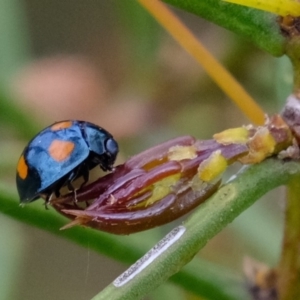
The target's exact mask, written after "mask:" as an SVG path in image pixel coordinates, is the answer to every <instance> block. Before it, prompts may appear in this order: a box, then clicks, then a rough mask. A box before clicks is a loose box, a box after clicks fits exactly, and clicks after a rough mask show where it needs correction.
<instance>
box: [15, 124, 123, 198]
mask: <svg viewBox="0 0 300 300" xmlns="http://www.w3.org/2000/svg"><path fill="white" fill-rule="evenodd" d="M118 150H119V149H118V144H117V142H116V141H115V140H114V138H113V136H112V135H111V134H110V133H109V132H107V131H106V130H104V129H103V128H101V127H99V126H97V125H95V124H92V123H89V122H85V121H76V120H67V121H61V122H57V123H54V124H52V125H51V126H49V127H47V128H45V129H44V130H42V131H41V132H40V133H38V134H37V135H36V136H35V137H34V138H33V139H32V140H31V141H30V142H29V144H28V145H27V146H26V147H25V149H24V151H23V153H22V154H21V157H20V159H19V162H18V165H17V176H16V182H17V189H18V192H19V196H20V201H21V203H28V202H31V201H34V200H36V199H38V198H39V197H43V198H45V199H46V203H47V202H49V200H50V198H51V196H52V195H53V194H55V196H56V197H58V196H59V195H60V193H59V190H60V189H61V188H62V187H63V186H68V188H69V190H72V191H74V188H73V186H72V181H73V180H75V179H76V178H78V177H80V176H82V177H83V179H84V182H83V184H85V183H86V182H87V181H88V178H89V170H91V169H93V168H94V167H95V166H97V165H100V167H101V168H102V169H103V170H104V171H108V170H109V171H110V170H112V166H113V164H114V162H115V159H116V156H117V154H118ZM83 184H82V185H83Z"/></svg>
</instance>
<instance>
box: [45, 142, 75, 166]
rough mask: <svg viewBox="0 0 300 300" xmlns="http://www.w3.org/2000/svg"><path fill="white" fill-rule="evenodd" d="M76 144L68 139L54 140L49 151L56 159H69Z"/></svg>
mask: <svg viewBox="0 0 300 300" xmlns="http://www.w3.org/2000/svg"><path fill="white" fill-rule="evenodd" d="M74 147H75V144H74V143H72V142H68V141H60V140H54V141H53V142H52V143H51V145H50V147H49V149H48V151H49V154H50V156H51V157H52V158H53V159H54V160H56V161H63V160H65V159H67V158H68V157H69V156H70V154H71V153H72V151H73V149H74Z"/></svg>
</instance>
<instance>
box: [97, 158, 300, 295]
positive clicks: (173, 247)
mask: <svg viewBox="0 0 300 300" xmlns="http://www.w3.org/2000/svg"><path fill="white" fill-rule="evenodd" d="M295 176H300V164H299V163H297V162H293V161H291V162H286V163H285V162H282V161H279V160H275V159H268V160H266V161H264V162H263V163H261V164H258V165H254V166H251V167H249V168H248V169H247V170H246V171H245V172H243V173H242V174H240V175H239V176H238V177H237V178H236V179H235V180H234V181H232V182H230V183H228V184H226V185H225V186H223V187H222V188H220V189H219V190H218V192H216V193H215V194H214V195H213V196H212V197H211V198H210V199H209V200H208V201H206V202H205V203H204V204H202V205H201V206H200V207H199V208H198V209H197V210H196V211H195V212H194V213H193V214H192V216H191V217H190V218H189V219H188V220H187V221H186V222H185V224H184V227H183V228H185V231H184V233H183V234H182V235H181V236H178V235H177V237H178V240H176V241H175V242H174V243H172V244H171V242H170V245H169V246H168V247H167V249H165V250H164V251H163V250H162V251H161V253H160V255H159V256H158V257H156V258H155V259H154V260H153V261H152V262H151V263H150V264H149V265H148V266H146V267H145V268H144V269H141V270H139V269H138V266H136V267H137V270H138V271H137V273H136V274H135V276H133V277H132V279H131V280H129V281H128V282H126V283H125V284H124V285H122V286H119V287H116V286H115V285H114V284H110V285H109V286H108V287H106V288H105V289H104V290H103V291H102V292H101V293H99V294H98V295H96V296H95V297H94V298H93V300H102V299H111V300H116V299H118V300H120V299H124V300H125V299H130V300H134V299H140V298H142V297H144V296H146V295H147V294H148V293H149V292H150V291H151V290H153V289H155V288H156V287H157V286H159V285H160V284H162V282H164V281H165V280H167V279H168V278H169V277H170V276H172V275H173V274H175V273H177V272H178V270H180V269H181V268H182V267H183V266H184V265H185V264H187V263H188V262H189V261H190V260H191V259H192V258H193V257H194V255H195V254H196V253H197V252H198V251H199V250H200V249H201V248H202V247H204V246H205V244H206V243H207V241H208V240H210V239H211V238H212V237H213V236H215V235H216V234H217V233H218V232H219V231H220V230H221V229H222V228H224V227H225V226H226V225H227V224H228V223H230V222H232V221H233V219H234V218H235V217H237V216H238V215H239V214H240V213H241V212H243V211H244V210H245V209H247V208H248V207H249V206H250V205H252V204H253V203H254V202H255V201H256V200H257V199H259V198H260V197H261V196H262V195H263V194H264V193H266V192H267V191H269V190H271V189H273V188H275V187H277V186H279V185H282V184H286V183H287V182H288V180H290V179H291V178H293V177H295ZM175 237H176V235H175ZM173 240H174V238H173ZM145 260H146V261H147V258H146V259H145ZM220 288H221V289H223V290H225V289H226V287H225V286H223V287H221V286H220ZM209 299H223V298H213V297H212V298H209ZM224 299H244V298H239V297H235V295H230V296H228V298H224Z"/></svg>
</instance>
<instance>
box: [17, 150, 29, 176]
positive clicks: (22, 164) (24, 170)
mask: <svg viewBox="0 0 300 300" xmlns="http://www.w3.org/2000/svg"><path fill="white" fill-rule="evenodd" d="M17 172H18V175H19V176H20V177H21V178H22V179H25V178H26V177H27V174H28V166H27V164H26V161H25V158H24V156H23V155H22V156H21V157H20V159H19V162H18V166H17Z"/></svg>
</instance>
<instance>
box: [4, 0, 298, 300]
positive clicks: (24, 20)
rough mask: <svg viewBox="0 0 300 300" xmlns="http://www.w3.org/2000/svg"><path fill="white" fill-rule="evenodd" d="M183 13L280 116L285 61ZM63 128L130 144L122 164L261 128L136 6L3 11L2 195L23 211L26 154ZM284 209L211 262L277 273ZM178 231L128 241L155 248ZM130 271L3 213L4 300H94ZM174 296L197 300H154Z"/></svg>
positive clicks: (235, 231) (217, 241) (240, 230)
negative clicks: (174, 143) (20, 168)
mask: <svg viewBox="0 0 300 300" xmlns="http://www.w3.org/2000/svg"><path fill="white" fill-rule="evenodd" d="M173 10H174V12H175V13H176V14H178V16H179V17H180V18H181V19H182V20H183V22H184V23H185V24H187V25H188V27H189V28H190V29H191V30H192V31H193V32H194V33H195V35H196V36H197V37H198V38H199V39H200V40H201V41H202V42H203V43H204V44H205V46H206V47H207V48H208V49H209V50H210V51H211V52H212V53H213V54H214V55H215V56H216V57H218V58H219V60H220V61H221V62H222V63H223V64H224V65H225V66H226V67H227V68H228V69H229V70H230V71H231V72H232V73H233V74H234V76H235V77H237V78H238V80H239V81H240V82H241V83H242V85H243V86H244V87H245V88H246V89H247V90H248V91H249V92H250V94H251V95H252V96H253V97H254V98H255V99H256V100H257V102H259V103H260V105H261V106H262V107H263V108H264V109H265V111H266V112H267V113H274V112H278V111H280V109H281V106H282V104H283V101H284V99H285V98H286V96H287V95H288V93H289V89H290V85H291V80H292V76H291V71H290V65H289V63H288V61H287V60H286V59H285V58H280V59H278V58H272V57H270V56H269V55H268V54H265V53H263V52H262V51H260V50H259V49H257V48H256V47H255V46H253V45H252V44H250V43H249V42H248V41H247V40H245V39H243V38H242V37H238V36H236V35H234V34H232V33H231V32H229V31H226V30H224V29H222V28H220V27H217V26H215V25H213V24H211V23H208V22H207V21H205V20H202V19H200V18H198V17H196V16H194V15H192V14H188V13H185V12H182V11H179V10H176V9H173ZM63 119H83V120H87V121H91V122H94V123H96V124H99V125H100V126H102V127H104V128H106V129H107V130H109V131H110V132H111V133H112V134H113V135H114V137H115V138H116V139H117V140H118V141H119V145H120V155H119V158H118V163H121V162H122V161H124V160H125V159H126V158H128V157H130V156H131V155H133V154H135V153H138V152H139V151H141V150H144V149H147V148H148V147H150V146H153V145H155V144H158V143H160V142H162V141H165V140H168V139H170V138H173V137H176V136H180V135H185V134H190V135H194V136H195V137H197V138H199V139H208V138H210V137H211V136H212V135H213V134H214V133H216V132H218V131H222V130H224V129H226V128H230V127H237V126H240V125H242V124H247V123H249V121H248V120H247V119H246V118H245V117H244V116H243V115H242V113H241V112H240V111H239V110H238V109H237V108H236V107H235V106H234V105H233V104H232V103H231V101H230V99H228V98H227V97H226V96H225V95H224V94H223V92H222V91H221V90H220V89H219V88H218V87H217V86H216V85H215V83H214V82H212V81H211V79H210V78H208V76H207V75H206V74H205V72H204V71H203V69H202V68H201V66H199V65H197V64H196V63H195V61H194V60H193V58H191V57H190V56H189V55H188V54H187V53H186V52H185V51H184V50H183V49H181V47H180V46H179V45H178V44H176V42H175V41H174V40H173V39H172V38H171V37H170V36H169V35H168V33H166V32H165V31H164V30H163V29H162V28H161V27H160V26H159V25H158V24H157V23H156V22H155V21H154V20H153V19H152V17H151V16H149V15H148V13H147V12H146V11H144V10H143V9H142V8H141V7H140V6H139V5H138V4H137V3H136V2H135V1H134V0H126V1H120V0H111V1H99V0H98V1H95V0H90V1H80V0H72V1H68V0H65V1H59V0H52V1H43V0H22V1H21V0H2V1H0V185H1V187H4V188H5V189H7V190H9V191H11V192H12V193H13V194H14V195H15V199H13V200H12V201H14V200H16V199H17V192H16V189H15V166H16V162H17V160H18V157H19V155H20V153H21V152H22V150H23V148H24V147H25V145H26V144H27V142H28V141H29V139H30V138H31V137H32V136H33V135H34V134H36V133H37V132H38V131H40V130H41V129H42V128H43V127H45V126H48V125H50V124H51V123H53V122H55V121H59V120H63ZM24 124H26V126H24ZM239 167H240V166H233V167H232V168H231V172H236V171H237V170H238V169H239ZM97 172H98V173H97ZM99 172H100V171H99V170H96V171H95V174H94V176H97V175H98V176H99V174H100V173H99ZM228 176H230V173H228V174H227V177H228ZM283 199H284V191H283V190H282V189H278V190H276V191H273V192H271V193H269V194H268V195H266V196H265V197H264V199H262V200H261V201H259V202H257V203H256V204H255V205H254V206H253V207H251V208H250V209H249V210H248V211H247V212H245V213H243V214H242V215H241V216H240V217H239V218H237V219H236V221H234V222H233V223H232V224H231V225H230V226H228V227H227V228H226V229H225V230H223V231H222V232H221V233H220V234H219V235H218V236H217V237H216V238H214V239H213V240H212V241H210V242H209V243H208V245H207V246H206V247H205V248H204V249H203V250H202V251H201V252H200V253H199V256H201V257H202V258H204V259H206V260H209V261H211V262H214V263H216V264H219V265H221V266H224V267H227V268H228V269H229V270H231V271H232V272H235V273H238V274H242V272H243V259H244V257H245V256H250V257H253V258H255V259H257V260H261V261H264V262H266V263H268V264H270V265H274V264H276V261H277V259H278V256H279V254H280V242H281V238H282V224H283V213H282V212H283V209H284V201H283ZM39 202H40V203H39V204H40V205H41V206H42V205H43V202H42V201H41V200H39ZM19 209H22V208H19ZM181 221H182V220H180V221H178V222H181ZM178 222H177V223H178ZM175 224H176V223H173V224H169V225H166V226H163V227H161V228H157V229H154V230H150V231H148V232H144V233H139V234H135V235H133V236H130V237H117V238H118V239H120V241H122V239H123V240H124V239H131V240H132V243H135V244H136V246H137V247H142V246H144V245H147V246H148V248H150V247H151V246H153V245H154V244H155V243H156V242H157V241H158V240H159V239H160V238H162V237H163V235H164V234H165V233H166V232H168V230H170V229H171V228H172V227H174V226H175ZM49 226H51V224H49ZM57 230H58V229H57ZM126 267H127V266H125V265H123V264H120V263H118V262H115V261H113V260H112V259H110V258H107V257H104V256H100V255H98V254H96V253H94V252H93V251H92V250H90V249H83V248H81V247H79V246H77V245H75V244H73V243H71V242H68V241H65V240H62V239H60V238H58V237H56V236H53V235H51V234H49V233H47V232H44V231H41V230H39V229H36V228H33V227H30V226H28V225H26V224H23V223H20V222H18V221H15V220H13V219H10V218H8V217H7V216H5V214H3V213H0V291H1V292H0V300H7V299H9V300H11V299H13V300H19V299H30V300H35V299H44V300H50V299H56V300H65V299H74V300H83V299H90V298H91V297H92V296H94V295H95V294H96V293H98V292H99V291H100V290H101V289H102V288H103V287H105V286H106V285H107V284H108V283H110V282H111V281H112V280H113V279H114V278H115V277H116V276H118V275H119V274H120V273H121V272H122V271H124V270H125V269H126ZM199 272H205V270H199ZM166 294H167V295H168V298H169V299H171V297H172V299H173V300H177V299H196V298H194V296H192V295H187V294H185V293H184V292H183V291H181V290H180V289H179V288H178V287H176V286H175V285H173V284H166V285H164V286H163V287H161V288H159V289H158V290H157V291H154V292H153V294H151V295H149V298H148V299H166V298H162V297H163V295H166Z"/></svg>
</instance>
